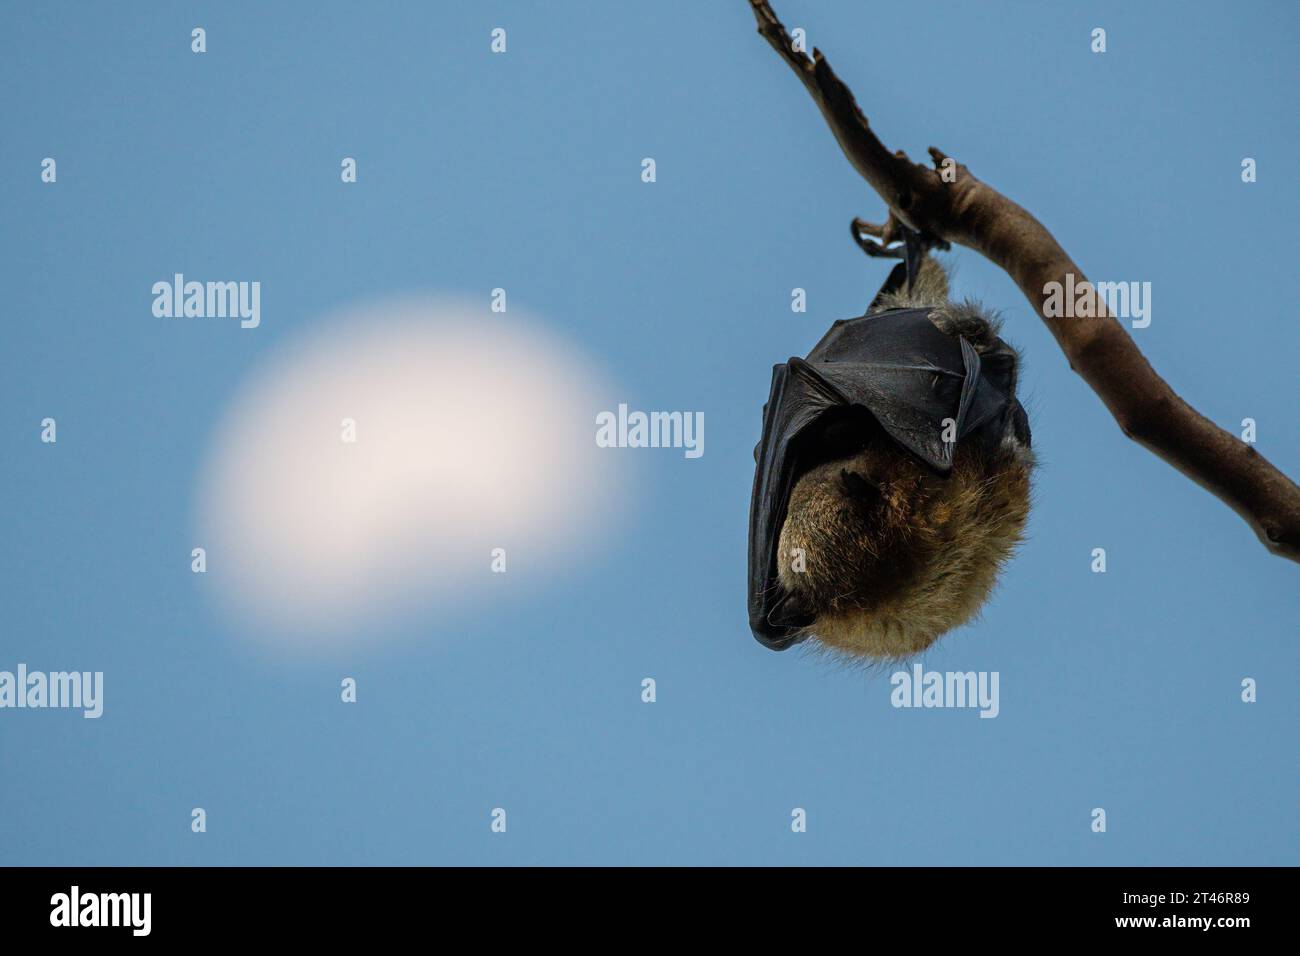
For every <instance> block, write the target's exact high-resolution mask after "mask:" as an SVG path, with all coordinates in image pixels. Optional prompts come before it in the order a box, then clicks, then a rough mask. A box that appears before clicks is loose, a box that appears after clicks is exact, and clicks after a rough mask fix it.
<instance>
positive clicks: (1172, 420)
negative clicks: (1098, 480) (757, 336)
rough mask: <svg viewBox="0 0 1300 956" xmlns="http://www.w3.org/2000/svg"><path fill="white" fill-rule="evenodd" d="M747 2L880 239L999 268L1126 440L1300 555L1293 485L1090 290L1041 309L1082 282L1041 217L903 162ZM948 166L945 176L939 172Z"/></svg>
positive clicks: (822, 65)
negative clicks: (882, 217) (1056, 289)
mask: <svg viewBox="0 0 1300 956" xmlns="http://www.w3.org/2000/svg"><path fill="white" fill-rule="evenodd" d="M750 6H751V7H752V8H753V11H754V17H755V19H756V20H757V21H758V32H759V33H760V34H761V35H762V36H763V38H764V39H766V40H767V41H768V43H770V44H771V45H772V47H773V48H774V49H775V50H776V51H777V53H779V54H780V55H781V58H782V59H783V60H785V62H786V63H787V64H788V65H789V66H790V68H791V69H792V70H794V72H795V75H796V76H798V77H799V79H800V80H801V81H802V82H803V85H804V86H805V87H806V88H807V90H808V92H809V94H810V95H811V96H812V98H813V102H815V103H816V104H817V107H818V108H819V109H820V110H821V112H822V116H824V117H825V119H826V122H827V123H828V124H829V126H830V128H831V132H832V133H834V134H835V139H836V141H837V142H838V143H839V144H840V148H841V149H842V150H843V151H844V155H845V156H847V157H848V159H849V162H850V163H852V164H853V167H854V168H855V169H856V170H857V171H858V172H859V173H860V174H861V175H862V177H863V178H864V179H865V180H866V181H867V182H868V183H870V184H871V187H872V188H873V189H874V190H875V191H876V192H877V193H878V194H879V195H880V197H881V198H882V199H883V200H884V201H885V202H886V204H887V205H888V206H889V210H890V215H891V221H890V222H887V223H886V224H885V226H883V227H879V228H880V233H881V236H880V237H881V238H882V239H883V238H885V235H884V234H885V233H889V234H890V237H891V238H892V237H893V234H894V233H895V231H896V230H895V229H894V228H893V225H892V219H893V218H897V219H898V220H899V221H901V222H902V223H903V224H904V225H906V226H908V227H910V228H911V229H913V230H915V231H917V232H920V233H923V234H927V235H930V236H933V237H935V238H938V239H943V240H946V241H949V242H955V243H958V244H960V245H963V246H966V247H967V248H970V249H974V250H975V251H976V252H978V253H980V254H981V255H983V256H985V257H986V258H988V259H990V260H991V261H993V262H994V263H996V264H997V265H998V266H999V267H1001V268H1002V269H1003V270H1004V271H1006V273H1007V274H1008V275H1010V276H1011V278H1012V279H1013V280H1014V281H1015V283H1016V285H1018V286H1019V287H1020V291H1021V292H1023V293H1024V295H1025V297H1026V298H1027V299H1028V300H1029V302H1030V304H1031V305H1033V307H1034V309H1035V311H1036V312H1037V313H1038V315H1039V316H1040V317H1041V318H1042V319H1043V321H1044V322H1045V323H1046V325H1047V327H1048V329H1049V330H1050V331H1051V333H1052V335H1053V337H1055V339H1056V342H1057V344H1058V345H1059V346H1060V347H1061V351H1063V352H1064V353H1065V356H1066V358H1067V359H1068V360H1069V362H1070V368H1071V369H1073V370H1074V371H1075V372H1077V373H1078V374H1079V375H1080V376H1081V377H1082V378H1083V380H1084V381H1085V382H1087V383H1088V385H1089V386H1090V387H1091V388H1092V390H1093V391H1094V392H1096V393H1097V396H1098V397H1099V398H1100V399H1101V400H1102V402H1103V403H1105V405H1106V407H1107V408H1108V409H1110V412H1111V414H1112V415H1113V416H1114V418H1115V421H1116V422H1117V423H1118V424H1119V426H1120V429H1121V430H1122V431H1123V432H1124V434H1125V435H1127V436H1128V437H1130V438H1132V439H1133V440H1134V441H1136V442H1138V444H1140V445H1142V446H1143V447H1144V448H1146V449H1148V450H1149V451H1151V452H1152V453H1154V454H1155V455H1157V456H1159V457H1160V458H1162V459H1164V460H1165V461H1166V462H1168V463H1169V464H1171V465H1173V466H1174V467H1175V468H1177V469H1178V470H1179V471H1181V472H1182V473H1183V474H1185V475H1186V476H1187V477H1189V478H1191V479H1192V480H1193V481H1195V482H1196V483H1197V484H1199V485H1200V486H1201V487H1203V488H1205V489H1206V490H1207V491H1209V492H1210V493H1211V494H1213V495H1215V496H1216V497H1218V498H1219V499H1220V500H1222V501H1223V502H1224V503H1225V504H1227V505H1228V506H1229V507H1230V508H1232V509H1233V510H1234V511H1236V512H1237V514H1239V515H1241V517H1242V518H1244V519H1245V520H1246V523H1247V524H1249V525H1250V527H1251V529H1252V530H1253V531H1254V532H1255V534H1256V535H1257V536H1258V537H1259V539H1260V541H1261V542H1262V543H1263V544H1264V546H1265V547H1266V548H1268V550H1269V551H1271V552H1272V553H1273V554H1276V555H1280V556H1282V557H1286V558H1290V559H1291V560H1293V561H1300V488H1298V487H1297V486H1296V484H1295V483H1294V482H1293V481H1291V480H1290V479H1289V478H1288V477H1287V476H1286V475H1284V474H1283V473H1282V472H1280V471H1279V470H1278V469H1277V468H1275V467H1273V465H1271V464H1270V463H1269V462H1268V461H1267V460H1266V459H1265V458H1264V457H1263V456H1262V455H1260V454H1259V453H1258V452H1257V451H1256V450H1255V449H1254V447H1253V446H1251V445H1248V444H1246V443H1245V442H1242V441H1240V440H1239V439H1237V438H1236V437H1234V436H1233V435H1230V434H1229V433H1228V432H1226V431H1224V430H1223V429H1222V428H1219V427H1218V426H1217V425H1215V424H1214V423H1213V422H1211V421H1210V420H1209V419H1207V418H1206V417H1205V416H1203V415H1201V414H1200V413H1199V412H1197V411H1196V410H1195V409H1194V408H1192V407H1191V406H1190V405H1188V404H1187V403H1186V402H1185V401H1183V399H1181V398H1180V397H1179V396H1178V395H1177V394H1176V393H1175V392H1174V390H1173V389H1172V388H1170V387H1169V384H1168V383H1167V382H1165V380H1164V379H1162V378H1161V377H1160V376H1159V375H1158V374H1156V371H1155V369H1153V368H1152V367H1151V364H1150V363H1149V362H1148V361H1147V360H1146V358H1145V357H1144V356H1143V355H1142V353H1141V352H1140V351H1139V350H1138V347H1137V345H1136V344H1135V343H1134V342H1133V339H1132V337H1131V336H1130V335H1129V334H1128V332H1127V330H1125V328H1124V327H1123V326H1122V325H1121V324H1120V323H1119V322H1117V321H1116V320H1115V319H1114V318H1113V317H1111V315H1110V314H1109V313H1108V312H1107V310H1106V305H1105V301H1104V299H1103V298H1102V297H1100V296H1097V295H1096V293H1095V290H1092V296H1091V298H1092V302H1091V304H1092V306H1093V309H1092V315H1091V316H1089V317H1082V316H1077V315H1076V316H1070V317H1064V316H1062V317H1053V316H1048V315H1047V314H1046V311H1047V310H1046V309H1045V305H1046V302H1047V300H1048V298H1049V289H1050V287H1051V284H1052V283H1059V284H1060V285H1061V286H1064V285H1065V284H1066V281H1067V280H1066V277H1067V276H1072V277H1073V284H1074V287H1075V288H1076V289H1080V288H1084V289H1091V286H1090V285H1086V283H1087V279H1086V278H1085V277H1084V274H1083V272H1082V270H1080V269H1079V267H1078V266H1077V265H1075V264H1074V262H1073V260H1071V259H1070V257H1069V255H1067V254H1066V252H1065V250H1064V249H1062V248H1061V246H1060V244H1059V243H1057V241H1056V240H1055V239H1054V238H1053V237H1052V234H1051V233H1050V232H1048V231H1047V229H1046V228H1044V226H1043V224H1042V223H1040V222H1039V221H1038V220H1037V219H1035V218H1034V217H1033V216H1031V215H1030V214H1029V213H1028V212H1026V211H1025V210H1024V209H1023V208H1021V207H1020V206H1018V205H1017V204H1016V203H1014V202H1012V201H1011V200H1010V199H1008V198H1007V197H1005V196H1003V195H1002V194H1001V193H999V192H998V191H997V190H995V189H993V188H992V187H990V186H988V185H986V184H985V183H982V182H980V181H979V180H978V179H976V178H975V177H974V176H972V175H971V173H970V171H969V170H967V169H966V167H965V166H963V165H961V164H960V163H955V162H953V161H951V160H949V158H948V157H947V156H945V155H944V154H943V153H941V152H940V151H939V150H937V149H935V148H933V147H931V148H930V157H931V159H932V161H933V162H934V167H935V168H934V169H930V168H928V167H926V166H922V165H920V164H917V163H913V162H911V161H910V160H909V159H908V158H907V156H906V154H904V153H902V152H897V153H891V152H889V150H887V149H886V148H885V147H884V145H883V144H882V143H881V142H880V140H879V139H878V138H877V137H876V134H875V133H873V132H872V131H871V128H870V126H869V125H868V124H867V119H866V117H865V116H863V115H862V111H861V110H860V109H858V105H857V102H856V101H855V100H854V98H853V93H852V92H851V91H850V90H849V88H848V87H847V86H845V85H844V83H843V82H842V81H841V80H840V79H839V77H837V76H836V75H835V72H834V71H833V70H832V69H831V67H830V64H829V63H828V62H827V61H826V59H825V57H823V56H822V54H821V52H820V51H819V50H816V49H814V50H813V58H812V59H811V60H810V59H808V57H807V56H805V55H804V54H802V53H800V52H798V51H796V50H795V49H794V46H793V44H792V42H791V40H790V37H789V35H788V34H787V33H786V30H785V27H784V26H782V25H781V21H780V20H778V19H777V18H776V14H774V13H773V12H772V8H771V7H770V6H769V4H768V2H767V0H750ZM945 163H946V164H947V166H946V170H947V175H946V177H945V176H944V175H941V172H943V171H945ZM945 178H946V179H947V180H948V181H945ZM860 229H861V226H860V225H859V223H858V222H856V221H855V224H854V230H853V234H854V239H855V240H857V241H858V243H859V245H863V240H862V237H861V236H860V234H859V232H860ZM861 231H865V232H867V233H868V234H872V235H874V234H875V233H873V232H872V231H871V230H869V229H861ZM887 244H888V243H886V245H887ZM864 249H865V246H864ZM1083 311H1087V310H1086V309H1085V310H1083Z"/></svg>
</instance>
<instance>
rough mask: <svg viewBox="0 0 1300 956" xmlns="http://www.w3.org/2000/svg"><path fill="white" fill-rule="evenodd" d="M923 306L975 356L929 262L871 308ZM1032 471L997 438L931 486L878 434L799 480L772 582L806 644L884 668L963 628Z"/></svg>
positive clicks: (1022, 503)
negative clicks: (814, 642)
mask: <svg viewBox="0 0 1300 956" xmlns="http://www.w3.org/2000/svg"><path fill="white" fill-rule="evenodd" d="M929 306H932V307H934V309H935V311H934V312H933V313H931V315H930V319H931V321H933V322H934V323H935V325H937V326H938V327H939V328H940V329H942V330H943V331H945V332H948V333H949V334H961V335H963V336H965V337H966V338H967V339H968V340H969V341H970V342H971V344H972V345H974V346H975V347H976V349H977V350H982V349H983V348H986V347H988V346H989V345H990V344H991V343H992V342H993V341H994V340H995V338H996V326H995V325H994V324H993V323H992V322H991V321H990V320H989V319H987V318H985V317H984V316H983V314H982V313H981V311H980V310H979V308H978V307H977V306H973V305H971V304H969V303H963V304H960V305H952V304H950V303H948V301H947V277H946V275H945V274H944V272H943V270H942V269H941V268H940V267H939V266H938V264H937V263H935V262H934V261H933V260H931V259H926V260H925V262H924V264H923V266H922V268H921V270H920V273H919V275H918V277H917V282H916V283H915V285H914V286H913V289H912V291H911V292H910V293H908V294H894V295H891V296H889V297H887V299H886V300H885V301H883V302H882V303H881V306H880V307H881V308H897V307H904V308H916V307H929ZM1032 467H1033V456H1032V454H1031V453H1030V451H1029V449H1028V448H1027V447H1025V446H1024V445H1021V444H1019V443H1018V442H1016V441H1015V440H1014V439H1013V438H1008V439H1007V440H1006V441H1004V442H1003V444H1002V445H1001V446H999V447H998V448H997V449H996V450H992V451H989V450H984V449H981V448H979V447H977V446H964V447H963V446H959V447H958V449H957V451H956V453H955V456H954V461H953V469H952V472H951V474H950V475H949V476H948V477H947V478H942V477H939V476H937V475H934V474H932V473H931V472H929V471H928V470H927V469H926V468H925V467H923V466H922V465H921V464H919V463H918V462H916V461H914V460H913V459H912V458H911V457H909V456H908V455H906V454H905V453H904V452H903V451H902V450H901V449H900V448H899V447H898V446H897V445H895V444H893V442H892V441H890V440H889V439H888V438H886V437H885V436H884V435H883V434H879V435H877V436H875V437H873V438H870V439H867V440H866V447H865V448H864V449H863V450H861V451H860V452H858V453H856V454H854V455H852V456H850V457H848V458H844V459H841V460H838V461H831V462H825V463H823V464H821V465H818V466H817V467H815V468H812V469H811V470H809V471H808V472H806V473H805V474H804V475H802V476H801V477H800V478H799V480H798V481H797V482H796V483H795V485H794V488H793V489H792V491H791V495H790V501H789V505H788V508H787V512H786V520H785V524H784V525H783V526H782V529H781V538H780V543H779V552H778V573H779V577H780V582H781V584H782V585H783V586H784V587H785V588H786V589H787V590H788V591H789V592H791V594H792V595H793V597H794V599H795V600H796V602H797V603H798V604H799V605H800V606H801V607H803V608H806V609H807V610H808V611H810V612H811V613H812V614H814V615H815V616H816V620H815V622H814V623H813V624H812V625H811V626H810V627H809V628H807V632H808V634H809V635H810V636H813V637H815V638H817V639H818V640H819V641H820V642H821V643H822V645H824V646H826V647H828V648H830V649H832V650H835V651H838V652H841V653H844V654H848V655H852V656H856V657H871V658H886V659H887V658H898V657H905V656H908V655H911V654H915V653H918V652H919V651H922V650H924V649H925V648H927V647H929V646H930V645H931V644H932V643H934V641H935V640H936V639H937V638H938V637H939V636H940V635H942V634H943V633H944V632H946V631H948V630H951V629H952V628H954V627H957V626H959V625H961V624H964V623H966V622H967V621H969V620H970V619H971V618H972V617H974V616H975V614H976V613H977V612H978V611H979V609H980V607H981V606H982V605H983V604H984V601H985V600H986V599H987V598H988V595H989V593H990V592H991V591H992V589H993V586H994V583H995V582H996V580H997V575H998V572H999V570H1000V568H1001V567H1002V565H1003V564H1004V563H1005V561H1006V560H1007V558H1009V557H1010V556H1011V554H1012V552H1013V551H1014V549H1015V547H1016V545H1017V544H1018V543H1019V541H1020V540H1021V536H1022V534H1023V531H1024V526H1025V521H1026V519H1027V517H1028V514H1029V494H1030V480H1029V479H1030V472H1031V470H1032ZM798 552H802V558H800V555H799V553H798Z"/></svg>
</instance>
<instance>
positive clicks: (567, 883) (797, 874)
mask: <svg viewBox="0 0 1300 956" xmlns="http://www.w3.org/2000/svg"><path fill="white" fill-rule="evenodd" d="M1294 878H1295V871H1294V870H1291V869H1248V868H1240V869H1050V868H1043V869H994V868H978V869H977V868H970V869H807V870H788V869H787V870H773V869H691V870H682V869H640V870H636V869H613V870H599V871H597V870H589V869H556V870H542V869H491V870H490V869H437V868H427V869H425V868H402V869H380V868H276V869H251V868H224V869H198V868H193V869H187V868H166V869H136V868H120V869H118V868H85V869H77V868H48V869H47V868H14V869H8V870H3V871H0V881H3V893H2V894H0V919H2V920H3V924H2V925H3V926H4V928H5V929H4V932H5V937H6V939H7V940H16V939H26V938H30V937H33V936H38V937H42V938H43V941H48V942H57V941H58V939H59V937H68V938H72V937H73V936H74V934H75V941H77V942H79V943H82V944H84V943H96V942H99V941H101V940H104V941H107V940H109V939H117V940H120V941H127V940H129V941H134V940H148V939H153V940H164V941H167V942H191V941H193V942H201V943H210V942H215V941H227V940H228V941H244V940H250V941H251V940H272V941H274V940H280V939H283V940H290V941H295V942H304V941H314V940H319V941H321V942H329V943H338V942H340V941H344V940H356V941H366V942H374V941H376V940H386V939H389V938H392V939H394V940H400V939H402V938H405V937H407V936H408V935H409V934H410V933H413V932H417V931H419V932H427V931H428V930H429V929H430V928H431V927H436V928H437V929H438V930H439V931H440V932H446V931H452V932H455V931H459V930H464V931H472V932H476V933H480V934H481V933H483V932H484V931H487V932H488V933H490V934H492V935H493V936H494V937H495V936H496V935H497V934H499V933H502V932H506V931H508V930H512V929H513V930H516V931H519V930H528V929H529V928H530V927H531V928H532V929H533V930H536V931H538V932H542V931H543V930H544V931H545V933H548V934H549V933H551V932H553V931H554V929H555V927H556V926H557V922H560V923H563V925H564V936H565V939H566V940H567V939H582V938H584V937H586V936H589V937H591V938H597V935H598V933H599V938H603V939H608V936H607V933H608V932H609V931H610V930H613V931H614V932H617V933H622V934H630V936H631V937H636V936H638V935H642V934H649V935H652V936H657V935H659V934H662V933H664V932H667V931H672V932H676V931H678V930H681V931H684V932H686V931H689V932H691V933H692V934H693V935H694V934H695V933H696V932H697V931H698V932H700V933H703V932H705V931H707V930H709V929H710V928H712V929H715V930H719V931H725V932H727V933H728V934H732V935H734V934H735V933H736V932H737V931H739V932H740V934H741V935H745V934H747V933H753V934H755V935H757V936H759V937H762V936H764V935H765V934H769V933H775V932H790V931H793V932H803V931H807V932H808V933H810V934H812V935H818V934H820V933H821V932H824V931H827V930H828V929H830V928H831V927H834V926H840V927H841V928H843V927H844V926H846V925H852V924H855V923H859V922H862V923H863V925H864V928H866V927H871V926H877V925H885V924H891V925H893V926H894V927H895V928H906V927H910V929H908V932H913V931H915V932H916V933H918V934H920V935H918V936H917V939H916V942H917V943H918V944H922V943H930V942H933V941H934V940H936V939H946V938H950V937H954V936H962V935H965V936H967V937H968V938H969V939H971V940H972V941H973V940H974V939H976V938H978V939H980V940H984V941H991V940H996V939H1020V938H1024V939H1035V938H1043V937H1044V936H1045V935H1046V936H1047V937H1049V938H1050V937H1060V936H1066V937H1094V936H1098V935H1104V936H1107V937H1114V938H1116V939H1119V938H1123V937H1124V936H1133V937H1135V938H1137V939H1140V940H1145V941H1162V940H1168V941H1172V942H1178V943H1180V944H1181V943H1184V942H1186V941H1188V940H1190V939H1194V938H1195V939H1207V940H1214V941H1215V942H1216V943H1226V944H1228V945H1232V941H1233V940H1234V939H1241V938H1242V937H1241V936H1240V934H1243V933H1244V934H1250V933H1252V932H1254V931H1256V930H1265V931H1268V930H1272V931H1273V932H1274V933H1278V932H1280V931H1281V930H1283V928H1284V927H1285V926H1286V924H1287V917H1286V916H1284V915H1283V908H1284V906H1286V904H1287V902H1288V900H1289V896H1290V889H1291V886H1292V885H1293V884H1294ZM971 933H976V934H977V936H970V934H971Z"/></svg>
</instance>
